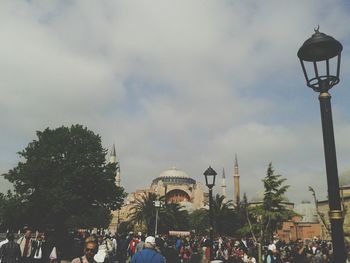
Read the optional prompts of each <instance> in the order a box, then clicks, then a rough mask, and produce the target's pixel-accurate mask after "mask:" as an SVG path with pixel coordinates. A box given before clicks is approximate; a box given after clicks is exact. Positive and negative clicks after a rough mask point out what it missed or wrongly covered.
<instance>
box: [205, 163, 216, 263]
mask: <svg viewBox="0 0 350 263" xmlns="http://www.w3.org/2000/svg"><path fill="white" fill-rule="evenodd" d="M216 175H217V173H216V172H215V170H214V169H213V168H211V167H210V166H209V168H208V169H207V170H206V171H205V172H204V176H205V184H206V185H207V187H208V188H209V239H210V250H209V251H210V254H209V255H210V261H212V260H213V239H214V236H213V209H212V206H213V186H214V185H215V177H216Z"/></svg>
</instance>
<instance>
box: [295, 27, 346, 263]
mask: <svg viewBox="0 0 350 263" xmlns="http://www.w3.org/2000/svg"><path fill="white" fill-rule="evenodd" d="M342 49H343V46H342V45H341V43H340V42H339V41H337V40H335V39H334V38H333V37H331V36H328V35H326V34H324V33H321V32H319V28H317V29H315V33H314V34H313V35H312V36H311V38H309V39H307V40H306V41H305V42H304V44H303V45H302V46H301V48H300V49H299V51H298V57H299V59H300V63H301V67H302V69H303V72H304V76H305V79H306V84H307V86H309V87H310V88H312V89H313V90H314V91H316V92H319V93H320V95H319V100H320V108H321V120H322V131H323V144H324V154H325V161H326V172H327V185H328V198H329V210H330V211H329V219H330V222H331V232H332V233H331V234H332V242H333V257H334V260H333V261H334V262H339V263H343V262H345V245H344V230H343V212H342V208H341V203H340V193H339V179H338V168H337V157H336V151H335V142H334V131H333V120H332V108H331V95H330V94H329V93H328V91H329V90H330V89H331V88H332V87H333V86H335V85H336V84H338V83H339V72H340V57H341V51H342ZM333 61H334V62H335V65H336V66H335V68H334V69H331V67H330V62H333ZM307 65H310V66H311V68H313V70H312V71H311V72H307V67H306V66H307ZM331 65H332V64H331ZM322 69H323V70H322Z"/></svg>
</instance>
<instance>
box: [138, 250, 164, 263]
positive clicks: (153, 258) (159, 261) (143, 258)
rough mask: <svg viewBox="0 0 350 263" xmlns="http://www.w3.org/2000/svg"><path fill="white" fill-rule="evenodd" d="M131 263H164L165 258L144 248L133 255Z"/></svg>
mask: <svg viewBox="0 0 350 263" xmlns="http://www.w3.org/2000/svg"><path fill="white" fill-rule="evenodd" d="M131 263H165V258H164V257H163V256H162V255H161V254H159V253H158V252H157V251H155V250H154V249H151V248H144V249H142V250H141V251H139V252H137V253H135V255H134V256H133V257H132V259H131Z"/></svg>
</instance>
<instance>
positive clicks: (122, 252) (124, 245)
mask: <svg viewBox="0 0 350 263" xmlns="http://www.w3.org/2000/svg"><path fill="white" fill-rule="evenodd" d="M128 246H129V239H128V237H127V235H123V236H122V237H121V238H119V240H118V245H117V255H118V259H119V262H120V263H125V262H126V260H127V258H128Z"/></svg>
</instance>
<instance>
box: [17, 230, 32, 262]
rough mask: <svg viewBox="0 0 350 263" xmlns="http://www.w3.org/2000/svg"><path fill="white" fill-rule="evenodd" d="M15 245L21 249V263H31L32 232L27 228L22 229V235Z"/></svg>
mask: <svg viewBox="0 0 350 263" xmlns="http://www.w3.org/2000/svg"><path fill="white" fill-rule="evenodd" d="M17 243H18V244H19V247H20V249H21V257H22V260H21V261H22V262H23V263H31V257H30V256H31V254H32V248H33V247H32V245H33V239H32V231H31V230H30V229H29V228H25V229H24V235H23V236H22V237H21V238H19V239H18V241H17Z"/></svg>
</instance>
